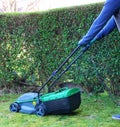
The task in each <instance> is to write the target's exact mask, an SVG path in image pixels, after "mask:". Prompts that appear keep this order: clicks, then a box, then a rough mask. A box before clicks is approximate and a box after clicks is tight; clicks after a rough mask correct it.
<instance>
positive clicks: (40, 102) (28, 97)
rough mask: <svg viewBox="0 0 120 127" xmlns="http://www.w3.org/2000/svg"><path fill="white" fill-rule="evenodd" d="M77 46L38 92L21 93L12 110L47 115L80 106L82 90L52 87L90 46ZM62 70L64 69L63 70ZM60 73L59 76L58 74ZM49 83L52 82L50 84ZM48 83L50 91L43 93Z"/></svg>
mask: <svg viewBox="0 0 120 127" xmlns="http://www.w3.org/2000/svg"><path fill="white" fill-rule="evenodd" d="M80 47H81V46H79V45H78V46H77V47H76V48H75V49H74V51H72V52H71V54H70V55H69V56H68V57H67V58H66V59H65V61H64V62H63V63H62V64H61V65H60V66H59V67H58V69H57V70H55V71H53V72H52V74H51V76H50V77H49V78H48V80H47V81H46V82H45V83H44V84H43V85H42V86H41V88H40V89H39V91H38V92H29V93H25V94H23V95H21V96H20V97H19V98H18V99H17V100H16V101H15V102H13V103H12V104H11V105H10V111H11V112H21V113H26V114H36V115H38V116H45V115H48V114H56V115H58V114H68V113H71V112H73V111H74V110H76V109H77V108H79V106H80V104H81V92H80V89H79V88H67V87H63V88H61V89H59V90H57V91H52V92H51V88H52V87H53V86H54V85H55V83H56V82H57V80H58V79H60V77H61V76H62V75H63V74H64V73H65V72H66V71H68V69H69V68H70V67H71V66H72V65H73V64H74V63H75V62H76V60H77V59H79V58H80V57H81V56H82V55H83V54H84V53H85V51H87V49H88V48H89V47H90V45H87V46H85V47H82V49H81V50H80ZM79 50H80V53H78V55H77V56H76V57H75V58H74V59H73V60H72V62H70V63H69V64H68V65H67V66H66V67H65V68H64V69H63V66H65V65H66V63H68V61H69V60H70V59H71V57H72V56H73V55H74V54H75V53H76V52H78V51H79ZM61 70H62V71H61ZM57 75H58V76H57ZM48 83H50V84H49V85H48ZM46 85H48V87H49V88H48V93H47V94H41V93H40V92H41V90H42V89H43V88H44V87H45V86H46Z"/></svg>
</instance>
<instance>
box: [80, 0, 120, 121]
mask: <svg viewBox="0 0 120 127" xmlns="http://www.w3.org/2000/svg"><path fill="white" fill-rule="evenodd" d="M115 28H118V30H119V32H120V0H106V2H105V4H104V6H103V8H102V10H101V12H100V14H99V16H98V17H97V18H96V19H95V21H94V22H93V24H92V25H91V27H90V29H89V30H88V32H87V34H86V35H85V36H84V37H83V38H82V39H81V40H80V41H79V42H78V45H80V46H86V45H89V44H90V42H94V41H96V40H100V39H101V38H103V37H104V36H106V35H108V34H109V33H110V32H112V31H113V29H115ZM112 118H113V119H118V120H120V115H119V114H118V115H113V116H112Z"/></svg>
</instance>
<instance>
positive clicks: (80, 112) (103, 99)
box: [0, 93, 120, 127]
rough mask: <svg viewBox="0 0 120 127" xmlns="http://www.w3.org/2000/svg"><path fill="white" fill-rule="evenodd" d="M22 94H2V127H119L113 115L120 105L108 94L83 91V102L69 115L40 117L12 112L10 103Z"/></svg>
mask: <svg viewBox="0 0 120 127" xmlns="http://www.w3.org/2000/svg"><path fill="white" fill-rule="evenodd" d="M19 96H20V94H6V95H0V127H40V126H42V127H119V126H120V121H119V120H113V119H112V118H111V116H112V115H113V114H116V113H120V107H119V106H117V105H116V104H115V103H113V100H112V99H111V98H110V97H109V96H108V95H107V94H106V93H102V94H100V95H97V96H95V95H91V96H90V95H87V94H85V93H82V95H81V98H82V103H81V105H80V107H79V109H77V110H76V111H74V112H73V113H72V114H69V115H48V116H44V117H38V116H36V115H28V114H22V113H11V112H10V111H9V105H10V104H11V103H12V102H13V101H15V100H16V99H17V97H19Z"/></svg>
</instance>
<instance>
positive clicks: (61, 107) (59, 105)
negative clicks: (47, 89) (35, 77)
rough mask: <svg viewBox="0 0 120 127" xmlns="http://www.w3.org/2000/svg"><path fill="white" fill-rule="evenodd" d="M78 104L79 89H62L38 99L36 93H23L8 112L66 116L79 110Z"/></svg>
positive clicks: (79, 101)
mask: <svg viewBox="0 0 120 127" xmlns="http://www.w3.org/2000/svg"><path fill="white" fill-rule="evenodd" d="M80 104H81V94H80V89H79V88H70V89H69V88H62V89H59V90H57V91H55V92H51V93H48V94H44V95H40V96H39V97H38V93H32V92H31V93H25V94H23V95H21V96H20V97H19V98H18V99H17V100H16V101H15V102H14V103H12V104H11V105H10V111H11V112H22V113H27V114H36V115H38V116H44V115H47V114H66V113H71V112H72V111H74V110H76V109H77V108H79V106H80Z"/></svg>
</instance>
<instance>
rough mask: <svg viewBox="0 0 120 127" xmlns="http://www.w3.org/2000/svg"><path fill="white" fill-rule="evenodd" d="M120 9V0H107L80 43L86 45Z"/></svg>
mask: <svg viewBox="0 0 120 127" xmlns="http://www.w3.org/2000/svg"><path fill="white" fill-rule="evenodd" d="M119 9H120V0H116V1H114V0H107V1H106V2H105V4H104V6H103V8H102V10H101V13H100V14H99V16H98V17H97V18H96V19H95V21H94V22H93V24H92V25H91V27H90V29H89V30H88V32H87V34H86V35H85V36H84V37H83V38H82V39H81V40H80V41H79V43H78V44H80V45H86V44H88V43H90V41H91V40H93V39H94V37H95V36H96V35H97V34H98V33H99V32H100V31H101V30H102V29H103V28H104V26H105V25H106V24H107V22H108V21H109V20H110V19H111V17H112V16H113V15H114V14H115V13H116V11H117V10H119Z"/></svg>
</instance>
